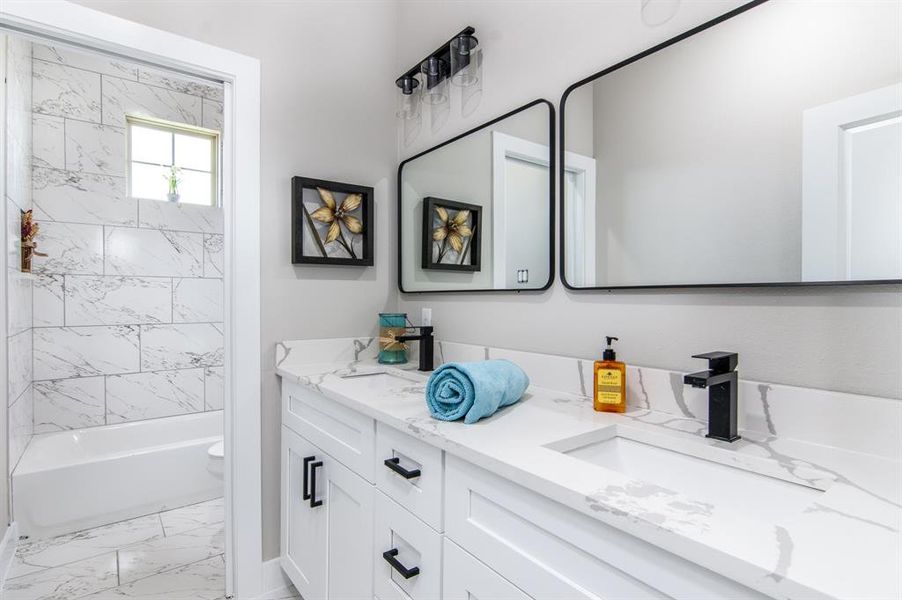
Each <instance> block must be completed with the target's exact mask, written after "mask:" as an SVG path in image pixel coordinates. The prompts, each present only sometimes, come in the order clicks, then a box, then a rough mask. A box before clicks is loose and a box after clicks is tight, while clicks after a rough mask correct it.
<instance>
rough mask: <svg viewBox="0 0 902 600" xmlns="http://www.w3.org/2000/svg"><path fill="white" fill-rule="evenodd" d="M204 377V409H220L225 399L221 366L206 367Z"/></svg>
mask: <svg viewBox="0 0 902 600" xmlns="http://www.w3.org/2000/svg"><path fill="white" fill-rule="evenodd" d="M204 377H205V387H204V410H222V406H223V403H224V401H225V381H224V379H223V377H224V372H223V367H207V368H206V369H205V370H204Z"/></svg>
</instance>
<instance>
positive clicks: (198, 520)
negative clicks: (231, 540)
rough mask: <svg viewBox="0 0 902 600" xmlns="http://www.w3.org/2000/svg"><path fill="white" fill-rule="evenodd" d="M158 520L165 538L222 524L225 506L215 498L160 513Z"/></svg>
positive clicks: (219, 499)
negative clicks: (160, 522)
mask: <svg viewBox="0 0 902 600" xmlns="http://www.w3.org/2000/svg"><path fill="white" fill-rule="evenodd" d="M160 519H161V520H162V522H163V531H165V532H166V535H167V536H172V535H177V534H179V533H183V532H185V531H191V530H192V529H197V528H199V527H204V526H207V525H215V524H217V523H222V522H223V521H224V520H225V505H224V504H223V499H222V498H217V499H215V500H210V501H208V502H201V503H200V504H192V505H191V506H185V507H183V508H176V509H173V510H170V511H166V512H163V513H160Z"/></svg>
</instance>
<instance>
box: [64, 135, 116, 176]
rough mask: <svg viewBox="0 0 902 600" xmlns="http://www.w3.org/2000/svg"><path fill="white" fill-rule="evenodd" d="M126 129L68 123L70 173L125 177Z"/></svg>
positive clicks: (67, 162) (67, 155) (67, 151)
mask: <svg viewBox="0 0 902 600" xmlns="http://www.w3.org/2000/svg"><path fill="white" fill-rule="evenodd" d="M127 155H128V153H127V147H126V141H125V129H124V128H123V127H113V126H111V125H97V124H96V123H84V122H82V121H66V169H68V170H70V171H78V172H79V173H99V174H101V175H113V176H115V177H125V176H126V174H127V165H126V156H127Z"/></svg>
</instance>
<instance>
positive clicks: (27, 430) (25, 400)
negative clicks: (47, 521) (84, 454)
mask: <svg viewBox="0 0 902 600" xmlns="http://www.w3.org/2000/svg"><path fill="white" fill-rule="evenodd" d="M8 410H9V412H8V413H7V418H8V419H9V421H8V427H9V470H10V472H12V470H13V469H15V467H16V464H17V463H18V462H19V459H20V458H22V454H23V453H24V452H25V447H26V446H27V445H28V442H29V441H30V440H31V437H32V435H34V401H33V398H32V389H31V385H28V386H26V387H25V390H24V391H23V392H22V393H21V394H19V395H18V396H16V398H14V399H13V400H12V403H11V404H10V405H9V409H8ZM4 598H5V596H4Z"/></svg>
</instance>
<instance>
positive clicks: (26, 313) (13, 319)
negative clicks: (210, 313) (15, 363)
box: [6, 268, 221, 335]
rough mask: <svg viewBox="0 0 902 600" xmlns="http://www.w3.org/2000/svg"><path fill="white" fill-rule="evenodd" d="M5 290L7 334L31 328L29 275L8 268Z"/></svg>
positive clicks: (30, 285)
mask: <svg viewBox="0 0 902 600" xmlns="http://www.w3.org/2000/svg"><path fill="white" fill-rule="evenodd" d="M211 281H213V280H211ZM6 290H7V292H6V293H7V312H6V314H7V323H6V325H7V332H8V335H17V334H19V333H22V332H23V331H27V330H29V329H31V322H32V301H31V299H32V280H31V278H30V276H29V275H26V274H25V273H22V272H21V271H19V269H15V268H14V269H9V277H7V287H6ZM219 320H221V318H220V319H219Z"/></svg>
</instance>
